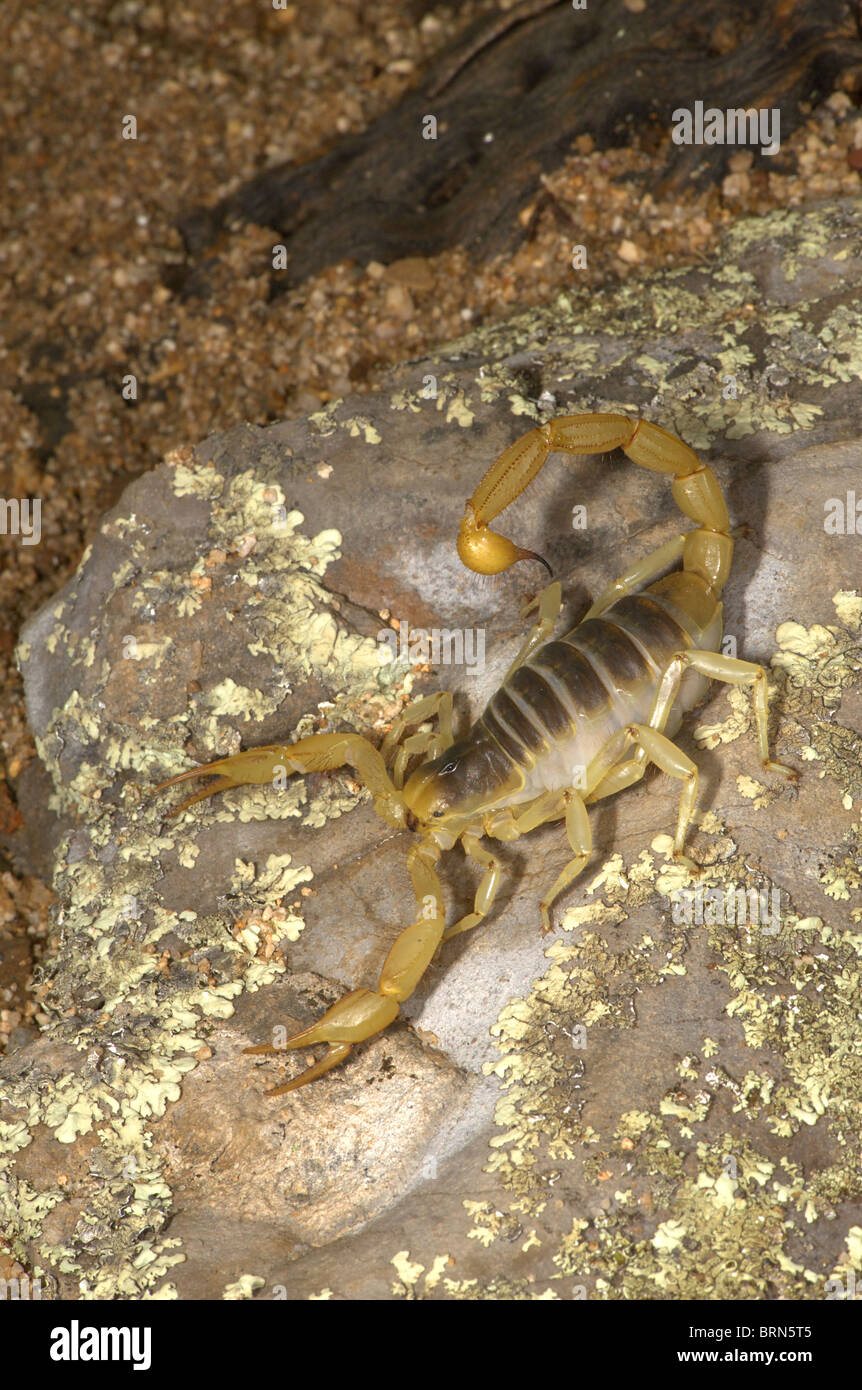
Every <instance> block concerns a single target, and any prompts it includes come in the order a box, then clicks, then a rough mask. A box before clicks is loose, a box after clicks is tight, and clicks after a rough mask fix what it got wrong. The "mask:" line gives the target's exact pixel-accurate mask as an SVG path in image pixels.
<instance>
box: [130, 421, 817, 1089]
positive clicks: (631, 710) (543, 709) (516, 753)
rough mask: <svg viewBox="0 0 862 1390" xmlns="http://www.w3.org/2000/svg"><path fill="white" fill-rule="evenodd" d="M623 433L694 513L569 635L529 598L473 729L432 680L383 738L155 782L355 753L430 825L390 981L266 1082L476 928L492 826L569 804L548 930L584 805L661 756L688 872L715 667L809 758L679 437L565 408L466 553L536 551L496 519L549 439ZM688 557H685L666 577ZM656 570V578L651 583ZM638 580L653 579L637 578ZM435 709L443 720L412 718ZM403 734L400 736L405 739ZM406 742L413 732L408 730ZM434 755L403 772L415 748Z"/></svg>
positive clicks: (486, 564)
mask: <svg viewBox="0 0 862 1390" xmlns="http://www.w3.org/2000/svg"><path fill="white" fill-rule="evenodd" d="M616 448H621V449H622V450H623V451H624V453H625V454H627V455H628V457H629V458H630V459H631V460H632V462H634V463H637V464H640V465H641V466H643V467H644V468H650V469H653V470H654V471H655V472H657V473H666V474H668V475H670V476H672V478H673V482H672V484H671V491H672V494H673V497H674V500H675V501H676V503H677V505H678V506H679V508H680V510H681V511H682V512H684V514H685V515H686V516H687V517H689V518H690V519H691V520H692V521H693V522H694V523H695V529H694V530H691V531H689V532H688V533H687V534H685V535H680V536H677V537H676V538H675V539H674V540H672V541H669V542H668V543H667V544H666V545H663V546H661V547H660V548H659V549H658V550H656V551H654V552H653V553H652V554H651V555H648V556H647V557H646V558H645V559H643V560H641V561H640V563H638V564H636V565H633V566H632V567H631V569H629V570H627V571H626V573H625V574H623V575H622V576H621V577H620V578H619V579H617V580H616V581H615V582H614V583H613V584H611V585H610V586H609V587H608V588H607V589H605V591H604V592H603V593H602V595H601V596H600V598H599V599H598V600H597V601H596V602H595V603H594V604H593V606H592V608H591V609H590V610H589V612H588V613H587V614H586V616H585V618H584V619H583V621H582V622H581V623H579V624H578V626H577V627H575V628H574V629H573V630H572V631H571V632H569V633H567V634H566V636H564V637H562V638H560V639H559V640H556V641H547V638H548V637H549V636H550V633H551V631H552V630H553V628H554V626H555V624H556V621H557V619H558V617H559V612H560V605H561V598H562V594H561V588H560V585H559V584H558V583H552V584H550V585H548V587H547V588H545V589H543V590H542V591H541V593H540V594H539V595H538V596H537V598H536V599H535V600H534V601H533V603H532V604H530V605H529V607H528V608H527V609H526V610H525V613H526V612H529V611H531V609H533V608H535V609H536V613H537V616H536V621H535V624H534V626H533V628H532V630H531V632H530V634H529V636H528V637H527V639H526V641H525V642H524V645H523V647H522V649H521V651H520V652H519V653H518V656H517V657H516V659H515V661H514V662H513V664H512V666H511V668H510V669H509V671H508V673H507V675H506V678H505V680H504V681H503V684H502V686H501V687H500V689H499V690H498V691H497V693H496V694H495V695H494V696H493V697H492V699H491V700H490V701H489V703H488V706H487V708H486V709H485V711H484V713H483V714H482V715H481V716H480V717H479V719H477V720H476V722H475V724H474V725H473V726H472V728H471V729H469V730H468V732H467V733H466V734H465V735H464V737H463V738H460V739H458V740H455V739H454V737H453V732H452V696H451V694H450V693H449V692H442V693H440V694H436V695H426V696H424V697H422V698H421V699H419V700H416V701H415V702H414V703H413V704H411V705H409V706H408V707H407V708H406V709H405V710H404V712H403V713H402V714H401V716H400V717H399V718H398V719H397V720H396V721H395V723H394V725H393V727H392V728H391V729H390V731H389V732H388V733H387V735H386V737H385V738H384V739H383V742H382V744H381V746H380V748H379V749H377V748H375V747H374V745H373V744H372V743H370V742H369V741H368V739H366V738H363V737H362V736H361V735H360V734H356V733H329V734H312V735H311V736H310V737H308V738H303V739H300V740H299V742H298V743H294V744H287V745H282V744H273V745H270V746H268V747H265V748H254V749H251V750H249V751H248V752H245V753H238V754H236V755H235V756H234V757H230V758H223V759H221V760H219V761H218V762H213V763H209V764H206V765H205V766H202V767H194V768H190V769H189V770H188V771H187V772H182V773H180V775H179V776H177V777H172V778H171V779H170V781H168V782H164V783H162V785H161V787H159V788H158V789H157V790H159V791H161V790H162V789H163V788H164V787H171V786H174V785H175V784H176V783H178V782H185V781H188V780H189V779H190V778H194V777H199V776H202V775H209V774H213V775H215V776H217V778H218V780H217V781H216V782H215V783H213V784H212V785H210V786H208V787H206V788H205V789H204V790H203V791H199V792H198V793H197V794H196V795H194V796H191V797H189V798H187V799H186V800H185V801H184V802H182V804H181V805H180V806H179V807H177V809H176V811H175V812H174V813H173V814H178V812H179V811H182V810H184V809H185V808H186V807H187V806H191V805H193V804H194V802H196V801H200V800H201V799H203V798H204V797H207V796H212V795H213V793H214V792H218V791H223V790H226V789H227V788H228V787H236V786H241V785H243V784H247V783H266V782H271V781H275V780H276V779H277V777H278V776H279V775H283V774H284V770H285V769H287V770H288V771H292V772H322V771H327V770H330V769H333V768H338V767H343V766H344V765H345V764H347V765H349V766H350V767H352V768H354V769H355V771H356V773H357V774H358V775H359V777H360V778H361V779H362V781H363V782H364V783H365V785H366V786H367V787H368V789H369V791H370V792H371V794H372V796H373V798H374V805H375V809H376V810H377V812H378V814H379V815H380V816H382V817H383V819H384V820H385V821H386V822H387V823H388V824H389V825H391V826H393V827H396V828H398V829H401V828H406V829H408V830H410V831H413V832H415V833H416V834H417V835H418V837H419V839H418V841H417V842H416V843H415V844H414V845H413V846H412V847H411V849H410V850H409V852H408V855H407V868H408V871H409V873H410V878H411V880H412V884H413V890H414V892H415V895H416V901H417V917H416V920H415V921H414V922H412V923H411V925H410V926H408V927H405V929H404V930H403V931H402V932H401V933H400V935H399V936H397V937H396V939H395V942H394V944H393V946H392V948H391V950H390V951H389V954H388V956H387V957H386V960H385V962H384V965H383V971H382V973H381V975H380V981H379V984H378V987H377V989H376V990H370V989H354V990H352V991H351V992H350V993H349V994H346V995H345V996H344V998H343V999H340V1000H339V1001H338V1003H336V1004H334V1005H333V1007H332V1008H331V1009H328V1010H327V1012H326V1013H325V1014H324V1015H323V1017H322V1018H321V1019H320V1020H319V1021H318V1022H317V1023H314V1024H312V1026H311V1027H309V1028H305V1029H303V1030H302V1032H300V1033H297V1034H296V1035H295V1037H292V1038H289V1039H288V1041H287V1042H286V1043H284V1044H283V1045H282V1046H281V1047H277V1046H276V1045H274V1044H271V1043H266V1044H263V1045H262V1046H259V1047H251V1048H248V1049H246V1050H247V1051H248V1052H249V1053H253V1054H261V1053H271V1052H278V1051H281V1050H282V1048H286V1049H294V1048H305V1047H312V1046H313V1045H315V1044H317V1043H325V1044H326V1052H325V1053H324V1055H323V1056H322V1057H321V1058H320V1060H319V1061H318V1062H315V1063H314V1064H313V1065H312V1066H310V1067H308V1068H307V1069H306V1070H305V1071H303V1072H301V1073H300V1075H298V1076H296V1077H294V1078H293V1080H291V1081H288V1082H287V1083H286V1084H284V1085H281V1086H277V1087H275V1088H274V1089H273V1090H270V1091H268V1092H267V1093H266V1094H267V1095H271V1096H277V1095H281V1094H283V1093H285V1092H287V1091H292V1090H295V1089H296V1088H297V1087H298V1086H304V1085H306V1083H307V1082H309V1081H313V1080H314V1079H315V1078H316V1077H318V1076H322V1075H323V1073H324V1072H327V1071H329V1070H330V1068H331V1067H334V1066H336V1065H337V1064H338V1063H339V1062H342V1061H344V1059H345V1058H346V1057H347V1056H348V1054H349V1053H350V1051H351V1050H352V1048H353V1047H354V1046H355V1045H356V1043H359V1042H363V1041H364V1040H365V1039H366V1038H370V1037H372V1036H373V1035H374V1034H375V1033H379V1032H381V1031H382V1030H383V1029H384V1028H387V1027H388V1026H389V1024H390V1023H392V1022H393V1020H394V1019H395V1018H396V1017H397V1016H398V1012H399V1008H400V1005H401V1003H402V1002H403V1000H405V999H407V998H409V996H410V995H411V994H412V993H413V991H414V990H415V989H416V986H417V985H418V983H419V981H420V980H421V978H422V976H423V974H424V973H425V971H426V970H427V969H428V966H429V965H430V963H431V961H432V959H433V957H434V954H435V952H436V951H437V949H438V947H439V946H440V944H441V942H444V941H450V940H451V939H452V937H453V936H457V935H458V934H459V933H460V932H464V931H469V930H470V929H471V928H472V927H475V926H477V925H478V924H479V923H480V922H481V921H482V920H483V918H484V917H485V916H486V914H487V913H488V911H489V910H490V908H491V905H492V903H493V901H494V898H495V896H496V893H497V889H498V887H499V883H500V864H499V861H498V860H497V859H496V858H495V857H494V855H493V854H492V853H491V851H490V850H489V849H488V848H487V847H486V846H485V845H483V843H482V837H483V836H490V837H491V838H492V839H497V840H504V841H505V840H514V839H517V838H518V836H520V835H524V834H526V833H527V832H528V831H530V830H533V829H534V828H535V827H536V826H538V825H542V824H544V823H546V822H548V821H554V820H564V821H565V828H566V835H567V837H568V842H569V846H570V848H571V851H572V858H571V859H570V860H569V862H568V863H567V864H566V866H565V867H564V869H563V870H562V872H561V873H560V874H559V875H558V877H557V879H556V881H555V882H554V883H553V884H552V885H551V887H550V889H549V891H548V892H547V894H546V896H545V898H544V900H543V901H542V903H541V904H540V910H541V915H542V924H543V930H544V931H549V930H550V916H549V911H550V907H551V904H552V902H553V901H554V899H555V898H556V897H557V896H558V895H559V894H560V893H562V892H563V890H564V889H566V888H568V886H569V884H570V883H572V881H573V880H574V879H575V878H577V876H578V874H579V873H580V872H581V871H582V869H583V868H584V866H585V864H586V863H587V860H588V859H589V856H590V852H591V849H592V840H591V835H590V825H589V820H588V818H587V810H586V808H587V806H588V805H589V804H590V803H591V802H593V801H598V800H599V799H600V798H601V797H605V796H610V795H611V794H612V793H613V792H617V791H620V790H621V789H622V788H624V787H629V786H631V785H632V783H634V782H637V781H638V780H639V779H640V778H641V777H642V776H643V775H644V772H645V770H646V767H647V765H648V764H649V763H654V764H656V766H657V767H659V768H661V770H662V771H663V772H666V773H668V774H669V775H670V776H671V777H675V778H677V779H678V780H679V781H680V782H681V783H682V794H681V797H680V805H679V816H678V819H677V826H676V836H675V839H674V851H673V852H674V856H675V858H676V859H677V860H679V861H681V862H682V863H683V864H684V865H685V866H686V867H687V868H688V869H689V870H691V871H692V872H694V873H697V872H699V870H698V866H697V865H695V864H694V863H692V861H691V860H690V859H688V858H687V857H686V856H685V854H684V845H685V837H686V831H687V828H688V825H689V822H690V820H691V818H692V815H693V812H694V806H695V800H696V797H697V768H696V766H695V764H694V763H693V762H692V760H691V759H690V758H689V757H688V756H687V755H686V754H685V753H684V752H683V751H682V750H681V749H680V748H678V747H677V746H676V745H675V744H674V743H673V742H672V741H671V740H672V738H673V735H674V734H675V733H676V731H677V730H678V728H679V726H680V723H681V721H682V716H683V714H684V713H685V712H686V711H687V710H689V709H691V708H692V707H693V706H694V705H695V704H697V703H698V701H699V700H700V699H701V698H702V696H703V695H704V693H705V691H706V689H707V686H708V683H709V681H710V680H721V681H727V682H728V683H729V684H731V685H750V686H753V687H754V689H753V697H754V713H755V717H756V721H757V736H758V742H759V747H760V760H761V764H762V766H763V767H764V768H766V769H768V770H769V771H771V772H777V773H781V774H782V775H783V776H785V777H788V778H791V779H794V780H795V779H796V778H797V776H798V774H797V773H796V772H795V771H794V770H793V769H792V768H787V767H784V766H783V765H782V764H781V763H776V762H773V761H772V759H771V758H770V756H769V741H768V734H767V723H768V716H769V704H768V685H767V676H766V671H765V670H764V669H763V667H762V666H759V665H756V664H755V663H753V662H749V661H738V660H736V659H735V658H733V657H729V656H724V655H721V654H720V652H719V651H718V648H719V646H720V643H721V632H722V605H721V602H720V594H721V591H722V589H723V587H724V585H725V583H726V581H727V577H728V573H729V570H730V562H731V556H732V554H733V541H732V539H731V537H730V534H729V520H728V515H727V508H726V506H725V503H724V498H723V496H722V493H721V489H720V488H719V485H718V481H717V479H716V477H715V474H714V473H713V471H712V469H711V468H709V467H707V465H706V464H703V463H701V462H700V460H699V459H698V457H697V455H696V454H695V453H694V452H693V451H692V450H691V449H690V448H689V447H688V446H687V445H686V444H683V443H682V441H681V440H679V439H677V438H676V437H675V436H674V435H672V434H668V433H667V431H665V430H663V429H660V428H659V427H658V426H657V425H653V424H650V423H649V422H647V421H646V420H640V419H635V420H631V419H629V418H627V417H626V416H625V415H567V416H563V417H561V418H559V419H556V420H551V421H550V422H549V423H547V424H545V425H541V426H539V427H538V428H536V429H533V430H531V431H530V432H529V433H528V434H525V435H524V436H523V437H522V438H521V439H518V440H516V442H515V443H514V444H511V445H510V446H509V448H508V449H506V450H504V452H503V453H502V454H501V455H500V456H499V458H498V459H497V460H496V462H495V463H493V464H492V466H491V467H490V468H489V470H488V472H487V473H486V474H485V476H484V477H483V479H482V481H481V482H480V484H479V486H478V487H477V489H476V491H475V492H474V494H473V496H472V497H471V498H470V500H469V501H468V503H467V507H466V511H465V514H464V518H463V520H462V522H461V527H460V534H459V536H458V554H459V555H460V557H461V560H462V561H463V562H464V564H465V565H466V566H467V567H468V568H469V569H471V570H475V571H476V572H477V573H479V574H497V573H499V572H501V571H502V570H505V569H508V568H509V566H510V565H513V564H515V563H516V562H517V561H519V560H523V559H526V558H540V557H535V556H534V555H533V552H531V551H528V550H523V549H521V548H520V547H519V546H516V545H514V544H513V542H512V541H510V540H507V539H506V538H505V537H504V536H501V535H498V534H497V533H496V532H494V531H492V530H490V529H489V525H488V523H489V522H490V521H492V520H493V519H494V517H496V516H497V515H498V514H499V513H500V512H501V511H503V509H504V508H505V507H507V506H508V505H509V504H510V502H513V501H514V500H515V498H516V497H518V496H519V495H520V493H521V492H523V490H524V488H525V487H526V486H527V485H528V483H530V482H531V481H532V479H533V478H534V477H535V476H536V474H537V473H538V472H539V470H540V469H541V468H542V467H543V465H544V463H545V462H546V460H547V458H548V456H549V454H551V453H552V452H553V451H563V452H565V453H571V454H596V453H606V452H609V451H610V450H612V449H616ZM680 558H681V559H682V569H678V570H675V571H673V572H672V573H670V574H668V575H667V576H666V577H665V578H663V579H659V580H658V581H657V582H652V583H650V582H649V581H651V580H655V576H656V575H658V574H661V573H662V572H663V571H664V570H666V569H668V567H669V566H671V565H674V564H675V563H676V562H677V561H678V560H679V559H680ZM644 584H649V587H648V588H644V589H641V586H642V585H644ZM636 590H640V591H639V592H636ZM435 716H436V718H437V722H438V728H437V732H428V731H422V730H420V731H419V732H415V733H413V734H412V735H410V736H409V737H407V738H406V739H405V734H406V732H407V730H408V729H409V728H410V727H411V726H412V727H413V728H416V727H417V726H419V725H425V724H426V723H427V722H428V721H430V720H432V719H433V718H434V717H435ZM402 740H404V741H403V742H402ZM399 745H400V746H399ZM417 753H419V754H423V755H425V757H426V758H427V759H428V760H427V761H425V762H423V764H422V765H421V766H420V767H418V768H417V769H416V771H414V772H413V773H412V774H411V775H410V776H409V777H408V778H407V781H406V782H405V780H404V777H405V773H406V771H407V764H408V761H409V759H410V757H411V756H413V755H414V754H417ZM459 840H460V842H461V844H462V846H463V848H464V850H465V852H466V854H467V855H468V856H469V857H470V858H471V859H474V860H476V861H477V862H478V863H479V864H480V865H481V866H482V867H483V868H484V874H483V876H482V879H481V882H480V883H479V887H478V889H477V891H476V895H475V899H474V903H473V911H472V912H470V913H468V914H467V915H466V916H464V917H461V918H460V919H459V920H458V921H456V922H454V923H453V925H452V926H450V927H448V928H447V927H446V914H445V909H444V904H443V895H442V892H441V887H440V881H439V878H438V876H437V873H436V872H435V865H436V863H437V861H438V859H439V858H440V855H441V853H442V851H443V850H449V849H452V847H453V846H454V845H455V844H456V843H457V842H458V841H459Z"/></svg>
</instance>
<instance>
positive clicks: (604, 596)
mask: <svg viewBox="0 0 862 1390" xmlns="http://www.w3.org/2000/svg"><path fill="white" fill-rule="evenodd" d="M684 548H685V536H674V538H673V540H672V541H668V542H667V544H666V545H660V546H659V548H658V550H653V551H651V553H650V554H649V555H646V556H645V557H644V558H643V560H639V561H638V563H637V564H636V565H632V567H631V569H628V570H626V572H625V574H622V575H620V577H619V579H615V580H614V582H613V584H609V585H608V587H607V588H606V589H603V590H602V592H601V593H600V594H599V597H598V598H597V599H596V601H595V603H594V604H593V606H592V608H591V609H590V610H589V612H588V613H585V614H584V616H583V618H582V619H581V622H584V623H585V622H587V621H588V619H590V618H598V617H600V615H601V614H602V613H604V611H605V609H606V608H610V606H611V604H612V603H616V601H617V599H618V598H623V597H624V596H625V595H626V594H630V593H633V592H634V590H635V589H639V588H640V587H641V585H643V584H646V583H648V582H649V581H650V580H652V579H655V578H656V577H657V576H658V575H660V574H661V572H662V570H665V569H667V567H668V565H673V564H675V563H676V561H677V560H678V559H679V557H680V556H681V555H682V552H683V550H684Z"/></svg>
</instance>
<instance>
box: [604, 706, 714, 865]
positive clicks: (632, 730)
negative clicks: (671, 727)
mask: <svg viewBox="0 0 862 1390" xmlns="http://www.w3.org/2000/svg"><path fill="white" fill-rule="evenodd" d="M623 732H624V734H625V737H626V741H627V742H631V743H636V744H638V745H639V751H640V749H643V754H644V764H643V765H644V766H646V764H647V763H655V765H656V767H657V768H659V769H660V770H661V771H662V772H666V773H667V774H668V776H670V777H676V778H677V779H678V780H679V781H681V782H685V786H684V787H683V790H682V796H681V797H680V802H679V816H678V818H677V824H676V835H675V837H674V842H673V857H674V859H675V860H676V861H677V863H680V864H684V865H685V867H686V868H687V869H688V870H689V872H690V873H693V874H699V873H700V872H701V869H700V865H698V864H695V862H694V860H692V859H689V858H688V856H687V855H686V854H685V853H684V852H683V849H684V846H685V836H686V831H687V830H688V827H689V823H690V821H691V818H692V815H693V814H694V804H695V801H696V800H697V767H696V766H695V764H694V763H693V762H692V760H691V758H690V757H689V756H688V754H687V753H683V751H682V749H681V748H677V746H676V744H675V743H672V742H671V740H670V739H669V738H667V737H666V736H665V735H664V734H663V733H661V732H660V731H659V730H658V729H653V728H650V726H649V725H647V724H630V725H629V726H628V728H627V729H625V730H624V731H623ZM632 762H639V759H637V757H636V758H634V759H632ZM632 780H637V779H636V778H633V779H632Z"/></svg>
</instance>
